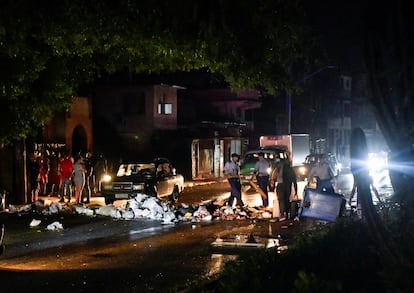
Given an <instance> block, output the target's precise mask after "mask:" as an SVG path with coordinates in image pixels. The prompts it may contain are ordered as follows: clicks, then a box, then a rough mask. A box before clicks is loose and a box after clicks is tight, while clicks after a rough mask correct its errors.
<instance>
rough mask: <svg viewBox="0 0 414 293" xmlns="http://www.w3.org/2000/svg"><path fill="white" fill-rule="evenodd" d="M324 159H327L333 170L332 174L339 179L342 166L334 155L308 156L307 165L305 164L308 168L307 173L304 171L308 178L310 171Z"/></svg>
mask: <svg viewBox="0 0 414 293" xmlns="http://www.w3.org/2000/svg"><path fill="white" fill-rule="evenodd" d="M322 157H325V158H326V159H327V162H328V164H329V167H330V168H331V170H332V173H333V174H334V176H335V177H337V176H338V175H339V173H340V172H341V164H340V163H339V162H338V160H337V159H336V156H335V155H334V154H332V153H326V154H310V155H308V156H306V159H305V164H304V166H305V167H306V171H304V173H305V174H306V176H307V174H308V173H309V171H310V170H311V169H312V167H313V166H314V165H315V164H317V163H318V160H319V159H321V158H322Z"/></svg>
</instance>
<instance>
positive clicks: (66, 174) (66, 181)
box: [60, 151, 73, 202]
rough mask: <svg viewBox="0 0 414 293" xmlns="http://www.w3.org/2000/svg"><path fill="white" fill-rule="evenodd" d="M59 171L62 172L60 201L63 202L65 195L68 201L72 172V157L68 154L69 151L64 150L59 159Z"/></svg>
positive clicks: (70, 195)
mask: <svg viewBox="0 0 414 293" xmlns="http://www.w3.org/2000/svg"><path fill="white" fill-rule="evenodd" d="M60 172H61V174H62V194H61V198H60V202H65V196H66V197H67V198H68V202H70V199H71V197H72V174H73V158H72V157H71V156H70V155H69V151H65V152H64V155H63V158H62V159H61V161H60Z"/></svg>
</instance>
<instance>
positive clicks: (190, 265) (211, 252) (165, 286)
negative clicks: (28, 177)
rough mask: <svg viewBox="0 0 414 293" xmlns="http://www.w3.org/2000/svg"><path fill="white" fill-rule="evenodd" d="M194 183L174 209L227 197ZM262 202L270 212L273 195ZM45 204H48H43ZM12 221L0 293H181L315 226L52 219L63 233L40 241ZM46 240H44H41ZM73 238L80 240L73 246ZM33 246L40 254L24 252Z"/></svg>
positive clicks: (0, 262)
mask: <svg viewBox="0 0 414 293" xmlns="http://www.w3.org/2000/svg"><path fill="white" fill-rule="evenodd" d="M195 183H196V182H187V186H186V189H185V190H184V192H183V193H182V195H181V197H180V201H179V202H178V204H182V203H187V204H197V203H198V204H199V203H201V202H204V201H215V202H219V203H220V202H223V201H224V200H225V198H226V197H227V196H228V194H229V186H228V183H227V182H226V181H223V180H219V181H218V182H217V181H215V180H210V181H207V180H206V181H202V182H198V183H202V184H195ZM270 198H271V200H270V203H271V204H273V200H272V199H274V198H275V197H274V193H270ZM243 199H244V200H245V202H246V203H248V204H249V205H251V206H252V207H253V206H256V205H260V202H261V199H260V196H259V195H258V194H257V193H254V192H244V193H243ZM48 200H50V201H54V200H55V198H44V201H45V202H47V201H48ZM117 204H120V205H121V204H122V203H117ZM96 205H104V202H103V198H100V197H94V198H93V199H92V201H91V204H89V206H96ZM272 210H273V207H272V206H271V207H270V208H269V212H271V211H272ZM13 217H16V218H14V219H12V221H11V222H10V223H8V224H7V226H6V227H7V228H6V241H10V240H12V241H16V242H15V243H13V242H11V243H9V245H10V246H9V247H6V250H7V249H9V250H7V251H8V252H6V253H5V254H4V255H3V256H1V257H0V270H1V277H0V278H1V280H2V281H3V284H6V285H5V287H2V290H3V288H4V289H5V290H6V289H10V290H11V289H13V290H14V291H15V292H23V291H27V290H28V289H29V287H28V284H29V283H30V290H33V289H36V290H37V289H39V290H42V291H43V292H56V291H57V290H59V291H69V290H70V291H72V292H73V291H76V292H84V291H93V292H94V291H98V290H99V291H103V292H168V291H169V292H177V291H182V290H184V288H186V287H188V286H189V285H190V284H192V283H193V282H196V281H197V280H200V279H201V278H208V277H212V276H214V274H216V273H217V272H219V271H220V270H221V269H222V267H223V265H224V264H225V263H226V262H227V261H231V260H233V259H235V258H237V257H238V255H243V254H250V253H255V252H260V251H262V250H264V249H276V250H278V251H279V252H281V253H282V252H283V250H285V249H288V247H289V243H290V242H291V241H292V240H293V239H295V238H296V237H298V236H299V235H301V234H302V233H303V232H304V231H307V230H310V229H312V228H313V227H314V226H315V224H316V225H318V224H319V223H318V222H317V221H313V220H308V219H302V220H301V221H291V220H289V221H285V222H278V221H277V220H276V219H274V218H273V217H270V218H260V217H256V218H244V219H233V220H222V219H220V218H215V219H213V220H210V221H202V220H200V221H192V220H191V221H180V222H179V223H178V224H176V225H161V224H160V223H159V222H156V223H155V222H152V223H148V225H147V223H144V222H145V221H144V220H143V219H136V220H130V221H126V220H121V221H120V220H119V219H113V218H110V217H99V216H98V217H97V216H94V217H88V216H85V215H74V216H72V215H71V216H69V215H65V216H63V218H62V215H55V216H49V217H50V218H49V221H50V222H52V221H54V220H58V221H64V222H65V224H64V226H65V230H63V231H53V232H46V233H45V231H44V230H43V229H39V228H34V229H32V228H30V227H28V224H29V223H30V220H31V215H30V214H29V215H26V216H19V215H14V216H13ZM54 217H56V218H54ZM10 219H11V218H10ZM22 225H25V228H24V229H22V228H21V227H22ZM136 225H138V226H136ZM102 227H104V228H102ZM138 227H139V228H138ZM103 231H106V232H107V233H103ZM7 233H10V234H7ZM100 233H102V234H100ZM145 233H147V234H145ZM46 234H48V235H49V236H50V237H52V238H51V239H52V240H50V239H44V238H43V237H44V235H46ZM13 235H14V236H13ZM80 236H82V237H84V240H81V241H78V240H76V239H77V238H76V237H80ZM19 239H20V240H19ZM25 239H26V241H24V240H25ZM82 239H83V238H82ZM71 240H72V241H71ZM48 241H51V243H50V245H48ZM59 241H60V242H59ZM39 243H43V244H42V245H40V244H39ZM33 245H34V246H36V245H37V246H39V247H41V248H39V249H34V250H27V249H28V247H31V246H33ZM10 252H13V253H10ZM5 281H7V282H5ZM6 287H7V288H6Z"/></svg>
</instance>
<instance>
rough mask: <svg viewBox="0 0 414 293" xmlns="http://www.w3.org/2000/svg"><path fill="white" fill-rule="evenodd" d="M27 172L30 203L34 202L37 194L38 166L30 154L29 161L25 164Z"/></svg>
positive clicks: (33, 156)
mask: <svg viewBox="0 0 414 293" xmlns="http://www.w3.org/2000/svg"><path fill="white" fill-rule="evenodd" d="M27 171H28V173H29V184H30V202H35V201H36V200H37V196H38V193H39V172H40V165H39V163H38V162H37V160H36V157H35V155H34V154H30V159H29V162H28V164H27Z"/></svg>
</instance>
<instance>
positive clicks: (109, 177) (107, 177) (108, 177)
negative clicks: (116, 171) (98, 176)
mask: <svg viewBox="0 0 414 293" xmlns="http://www.w3.org/2000/svg"><path fill="white" fill-rule="evenodd" d="M111 179H112V178H111V176H110V175H108V174H105V175H103V176H102V181H103V182H109V181H111Z"/></svg>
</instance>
